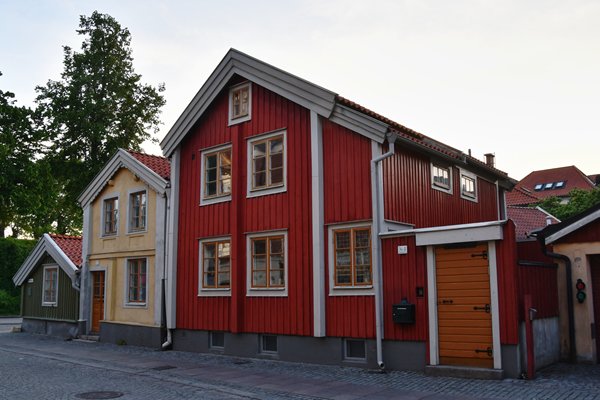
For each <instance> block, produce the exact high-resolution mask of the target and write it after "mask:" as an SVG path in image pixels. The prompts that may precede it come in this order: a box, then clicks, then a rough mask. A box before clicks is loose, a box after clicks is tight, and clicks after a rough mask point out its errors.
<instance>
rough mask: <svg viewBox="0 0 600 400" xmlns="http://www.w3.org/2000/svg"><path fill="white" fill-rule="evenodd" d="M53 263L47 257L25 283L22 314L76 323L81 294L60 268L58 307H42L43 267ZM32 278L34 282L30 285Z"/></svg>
mask: <svg viewBox="0 0 600 400" xmlns="http://www.w3.org/2000/svg"><path fill="white" fill-rule="evenodd" d="M53 263H54V260H53V259H52V258H51V257H49V256H47V257H45V259H44V260H43V261H42V262H41V263H40V264H39V265H37V266H36V267H35V269H34V270H33V272H32V273H31V275H29V276H28V277H27V280H26V281H25V283H23V286H22V296H23V297H22V309H21V313H22V315H23V317H25V318H27V317H29V318H41V319H51V320H57V321H69V322H76V321H77V319H78V318H79V292H78V291H77V290H75V289H74V288H73V286H71V279H70V278H69V276H68V275H67V274H66V273H65V272H64V271H63V270H62V269H61V268H60V267H58V297H57V305H56V307H54V306H42V287H43V282H44V266H43V265H44V264H53ZM32 278H33V282H31V283H29V281H30V280H31V279H32Z"/></svg>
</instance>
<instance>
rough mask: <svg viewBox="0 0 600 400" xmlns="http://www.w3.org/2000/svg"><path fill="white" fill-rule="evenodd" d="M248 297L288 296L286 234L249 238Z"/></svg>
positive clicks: (273, 233)
mask: <svg viewBox="0 0 600 400" xmlns="http://www.w3.org/2000/svg"><path fill="white" fill-rule="evenodd" d="M247 279H248V295H249V296H287V244H286V233H285V232H272V233H268V234H257V235H249V236H248V278H247Z"/></svg>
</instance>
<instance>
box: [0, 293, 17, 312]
mask: <svg viewBox="0 0 600 400" xmlns="http://www.w3.org/2000/svg"><path fill="white" fill-rule="evenodd" d="M19 300H20V297H19V296H12V295H11V294H9V293H8V292H7V291H6V290H0V315H19V312H20V308H21V305H20V302H19Z"/></svg>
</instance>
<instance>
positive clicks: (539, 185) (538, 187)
mask: <svg viewBox="0 0 600 400" xmlns="http://www.w3.org/2000/svg"><path fill="white" fill-rule="evenodd" d="M543 187H544V184H543V183H538V184H536V185H535V187H534V188H533V189H534V190H542V188H543Z"/></svg>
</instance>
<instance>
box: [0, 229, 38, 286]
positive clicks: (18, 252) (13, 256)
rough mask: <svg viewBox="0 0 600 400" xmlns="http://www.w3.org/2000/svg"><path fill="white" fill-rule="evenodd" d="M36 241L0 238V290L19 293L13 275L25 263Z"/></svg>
mask: <svg viewBox="0 0 600 400" xmlns="http://www.w3.org/2000/svg"><path fill="white" fill-rule="evenodd" d="M35 244H36V242H35V241H34V240H24V239H13V238H0V290H4V291H6V292H7V293H8V294H10V295H13V296H14V295H18V294H19V289H18V288H15V285H14V283H13V281H12V277H13V276H14V275H15V273H16V272H17V270H18V269H19V268H20V267H21V264H23V261H25V259H26V258H27V256H28V255H29V253H30V252H31V250H33V247H34V246H35Z"/></svg>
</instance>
